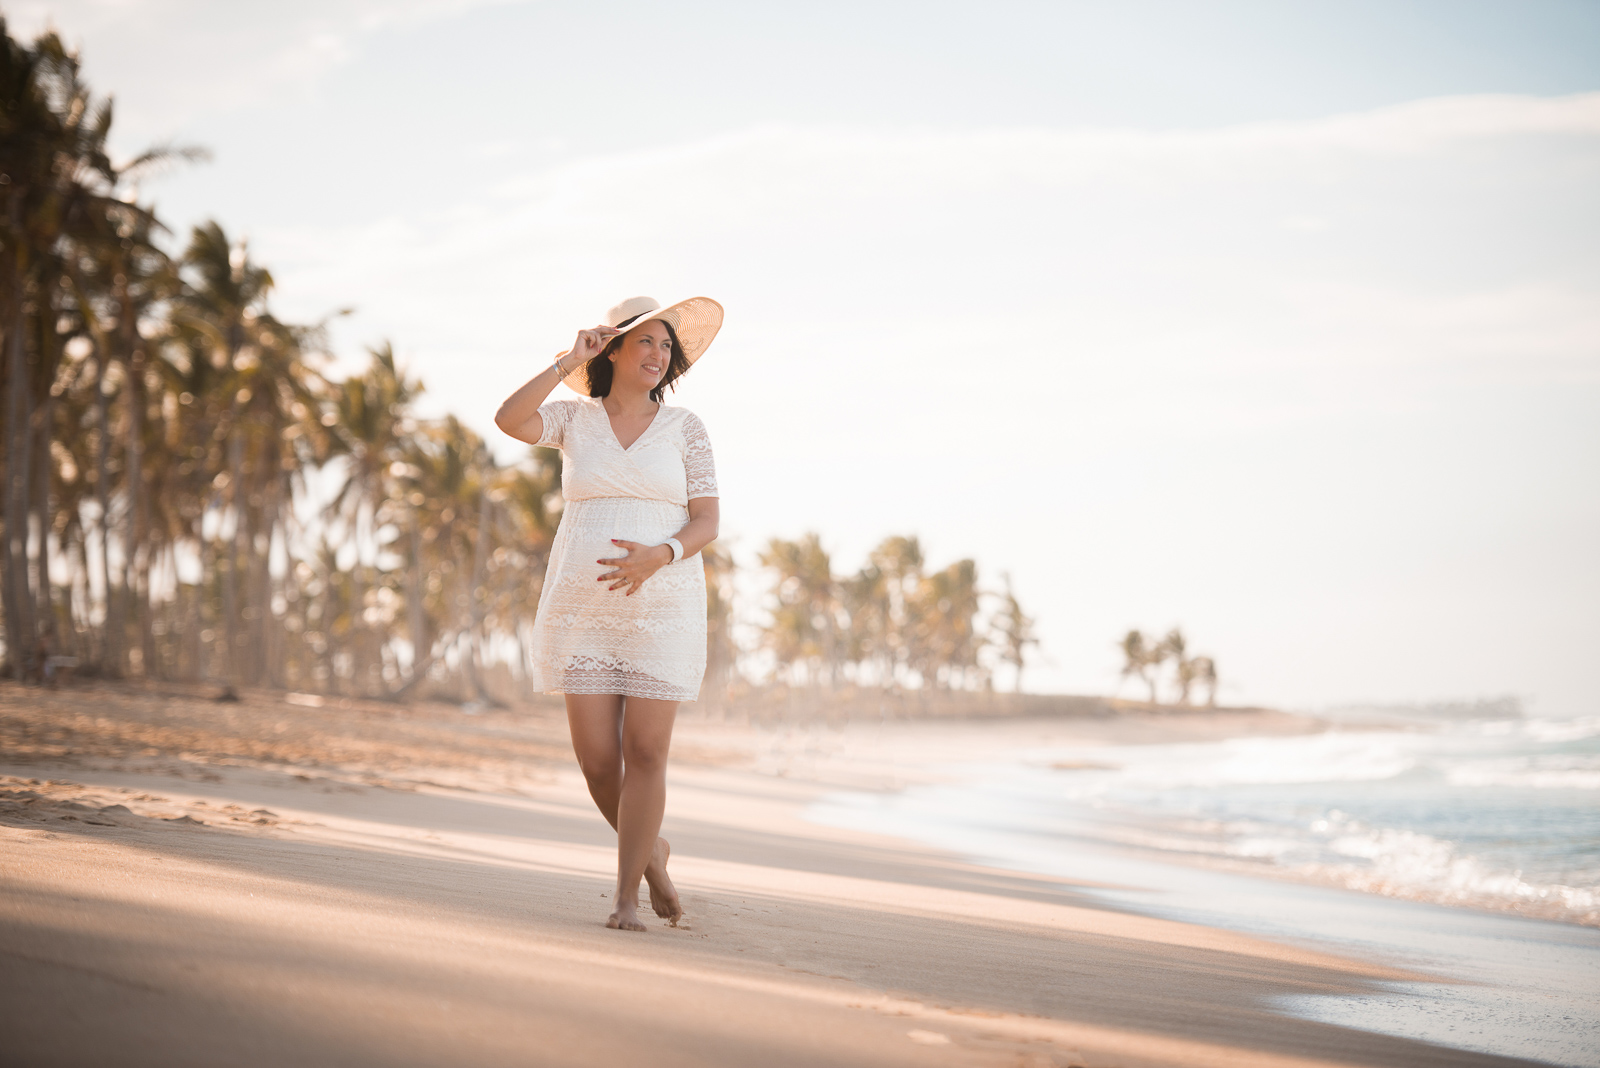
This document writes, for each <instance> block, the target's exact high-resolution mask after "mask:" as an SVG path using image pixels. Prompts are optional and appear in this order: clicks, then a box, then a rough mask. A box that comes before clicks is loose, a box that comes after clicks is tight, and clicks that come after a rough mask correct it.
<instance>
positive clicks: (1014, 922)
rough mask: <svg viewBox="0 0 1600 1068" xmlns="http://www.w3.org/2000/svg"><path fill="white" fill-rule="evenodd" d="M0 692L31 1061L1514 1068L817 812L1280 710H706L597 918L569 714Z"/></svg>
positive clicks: (1319, 979)
mask: <svg viewBox="0 0 1600 1068" xmlns="http://www.w3.org/2000/svg"><path fill="white" fill-rule="evenodd" d="M210 697H211V691H208V690H203V689H193V690H189V689H185V688H181V687H152V688H148V689H139V688H134V687H124V688H116V689H112V688H94V687H90V686H88V685H87V684H85V685H84V686H82V687H80V688H77V689H67V690H61V691H42V690H38V689H23V688H22V687H20V686H17V685H16V684H13V683H4V684H0V888H3V892H0V961H3V967H0V1030H3V1032H4V1034H5V1035H6V1041H5V1043H4V1048H5V1053H4V1057H3V1060H4V1062H5V1063H7V1064H19V1065H21V1064H27V1065H78V1064H105V1063H117V1064H126V1065H143V1064H150V1065H156V1064H160V1065H188V1064H194V1065H218V1064H228V1065H277V1064H283V1063H303V1064H349V1065H366V1064H374V1065H376V1064H383V1065H441V1064H477V1065H502V1064H503V1065H528V1064H540V1065H590V1064H596V1065H598V1064H615V1063H638V1064H651V1065H790V1064H793V1065H899V1064H907V1065H910V1064H918V1065H923V1064H926V1065H944V1064H949V1065H1008V1066H1018V1065H1028V1066H1047V1065H1055V1066H1067V1065H1083V1066H1087V1068H1101V1066H1111V1065H1122V1066H1139V1065H1164V1066H1165V1065H1171V1066H1179V1065H1182V1066H1199V1065H1216V1066H1255V1065H1261V1066H1266V1065H1284V1066H1312V1065H1491V1064H1513V1063H1533V1062H1525V1061H1516V1060H1511V1059H1507V1058H1503V1057H1496V1056H1490V1055H1486V1054H1477V1053H1470V1052H1464V1051H1462V1050H1460V1049H1453V1048H1447V1047H1444V1046H1437V1045H1430V1044H1427V1043H1423V1042H1418V1041H1412V1040H1407V1039H1402V1038H1395V1037H1386V1036H1384V1035H1379V1034H1373V1033H1369V1032H1367V1031H1362V1030H1356V1029H1353V1028H1350V1027H1342V1026H1336V1025H1333V1024H1329V1023H1319V1022H1314V1021H1310V1020H1306V1019H1301V1018H1296V1017H1294V1016H1291V1015H1288V1014H1286V1013H1285V1012H1283V1011H1281V1009H1279V1008H1275V1007H1274V1006H1275V1001H1274V999H1279V998H1283V997H1286V996H1294V995H1310V994H1323V995H1343V996H1347V997H1359V996H1361V995H1363V994H1368V993H1371V994H1376V993H1378V992H1381V991H1383V990H1385V989H1388V987H1387V986H1386V984H1391V983H1396V982H1429V981H1436V980H1437V979H1439V977H1437V976H1430V975H1427V974H1424V973H1420V972H1418V971H1415V970H1413V969H1408V968H1405V967H1400V966H1397V965H1396V964H1395V963H1394V961H1392V960H1383V959H1378V956H1379V955H1376V954H1373V955H1368V958H1369V959H1361V958H1360V957H1358V956H1354V955H1348V954H1341V953H1330V952H1326V951H1324V950H1321V949H1318V948H1314V947H1310V946H1308V945H1305V944H1299V943H1295V942H1291V941H1275V940H1272V939H1269V938H1264V937H1255V936H1251V935H1247V934H1243V933H1238V932H1235V931H1229V930H1224V929H1221V928H1217V927H1209V926H1204V925H1199V924H1192V923H1184V922H1177V921H1174V920H1171V919H1163V918H1158V917H1155V916H1150V915H1142V914H1139V913H1137V912H1135V911H1131V910H1129V909H1126V908H1120V907H1116V906H1113V905H1110V904H1108V903H1107V901H1106V900H1105V899H1104V898H1103V897H1100V896H1097V895H1096V894H1095V893H1094V891H1095V889H1096V886H1095V885H1093V884H1092V883H1091V882H1089V881H1087V880H1080V881H1076V882H1075V881H1073V880H1071V879H1067V878H1061V877H1056V876H1041V875H1035V874H1028V873H1026V872H1020V871H1009V870H1004V869H1001V868H993V867H984V866H981V865H975V864H972V863H970V862H967V861H965V860H963V859H962V858H961V857H960V856H957V855H953V854H950V853H945V852H941V851H939V850H937V849H933V848H930V847H928V846H926V845H918V844H915V843H913V842H910V841H906V840H902V839H897V838H889V837H884V836H879V835H872V834H866V833H862V832H859V831H852V830H849V829H842V828H831V827H826V826H822V825H819V824H817V823H816V822H814V821H811V820H808V819H806V818H805V817H804V811H805V809H806V806H807V805H809V804H811V803H813V802H814V801H816V800H817V799H818V798H819V797H822V796H825V795H827V794H829V793H830V792H834V791H838V790H841V789H848V790H856V791H873V790H878V791H886V790H894V789H898V788H900V787H903V786H905V785H907V784H910V783H915V782H917V781H919V780H920V779H926V778H927V776H929V775H930V774H931V773H930V772H928V771H927V770H926V769H928V768H930V767H934V766H936V765H937V764H938V763H939V761H940V760H941V759H948V758H950V757H951V756H952V755H955V754H962V755H969V756H970V755H971V754H972V753H973V752H975V751H979V750H981V749H982V748H983V747H985V746H990V747H996V748H999V747H1004V746H1011V747H1015V746H1017V745H1026V744H1033V743H1035V742H1037V743H1039V744H1045V743H1047V742H1052V741H1054V742H1059V741H1061V740H1062V739H1084V740H1089V741H1096V740H1098V741H1106V742H1119V743H1135V742H1141V741H1147V740H1157V739H1163V738H1167V739H1170V738H1173V737H1186V738H1204V737H1226V736H1231V735H1236V734H1240V733H1250V732H1252V731H1255V732H1265V733H1274V732H1276V733H1290V732H1294V731H1305V730H1308V729H1312V728H1311V727H1310V726H1309V725H1308V724H1307V723H1306V721H1302V720H1296V719H1294V718H1293V717H1287V716H1278V715H1276V714H1272V713H1241V714H1228V713H1217V714H1199V713H1197V714H1194V715H1190V716H1184V717H1171V716H1168V717H1159V716H1141V715H1136V714H1129V715H1124V716H1117V717H1085V718H1076V719H1074V718H1056V719H1041V718H1023V719H1002V720H992V721H985V722H972V721H957V720H951V721H944V720H940V721H931V722H929V721H923V722H898V721H886V722H878V723H851V724H847V725H843V726H836V727H831V728H829V727H822V726H819V725H815V724H811V725H799V724H775V725H767V726H761V725H750V724H744V723H739V722H730V721H725V720H719V719H707V718H700V717H699V716H697V715H696V714H694V713H692V712H691V713H689V714H686V715H685V716H684V717H683V718H682V720H681V722H680V726H679V729H678V732H677V735H676V742H675V748H674V758H673V759H674V765H673V771H672V776H671V794H670V799H669V804H668V815H667V824H666V827H665V828H664V833H665V834H666V835H667V836H668V837H669V838H670V839H671V841H672V843H673V858H672V863H671V871H672V874H673V876H674V878H675V880H676V881H677V884H678V886H679V888H680V891H681V893H682V894H683V899H684V902H685V906H686V909H687V913H688V916H687V920H686V921H685V922H684V923H683V924H680V925H679V926H678V927H676V928H674V927H669V926H667V925H665V924H664V923H660V924H655V925H653V926H652V929H651V930H650V931H649V932H648V933H646V934H643V935H635V934H626V933H622V932H616V931H610V930H606V929H605V928H604V926H603V924H604V920H605V916H606V914H607V912H608V911H609V907H608V899H609V894H610V890H611V881H612V875H611V873H612V872H613V871H614V860H615V857H614V851H613V840H612V836H611V832H610V830H609V828H607V827H606V826H605V824H604V823H603V821H602V820H601V819H600V818H599V816H598V815H597V814H596V813H595V811H594V809H593V807H592V805H591V804H590V802H589V800H588V798H587V795H586V794H585V791H584V788H583V784H582V781H581V779H580V777H579V776H578V774H577V772H576V769H575V768H574V766H573V764H572V760H571V757H570V754H569V753H568V751H567V748H566V746H567V741H566V729H565V722H564V718H563V717H562V715H561V714H560V710H559V706H558V705H556V704H555V703H553V702H552V703H550V704H545V705H539V706H537V707H534V708H530V709H519V710H517V711H516V712H509V711H495V710H486V711H484V712H482V713H479V714H470V713H467V712H463V711H462V710H460V709H456V708H453V707H449V706H435V705H428V706H417V707H412V708H405V707H400V706H393V705H386V704H379V703H371V702H361V701H353V702H352V701H345V702H341V701H337V700H332V699H330V700H326V701H324V702H322V703H321V704H320V707H318V702H317V701H315V700H312V699H309V698H300V697H297V698H295V699H294V701H293V702H291V700H289V699H288V698H286V696H285V695H283V694H281V693H268V692H260V693H255V692H247V693H245V694H244V695H243V700H242V701H240V702H238V703H230V704H223V703H217V702H215V701H213V700H211V699H210Z"/></svg>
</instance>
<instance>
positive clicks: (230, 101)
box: [7, 0, 525, 144]
mask: <svg viewBox="0 0 1600 1068" xmlns="http://www.w3.org/2000/svg"><path fill="white" fill-rule="evenodd" d="M522 2H525V0H275V2H273V3H271V4H242V3H217V2H215V0H48V2H41V0H20V2H12V3H10V4H8V5H7V6H8V8H9V11H8V12H7V21H8V23H9V30H10V32H11V34H12V36H14V37H18V38H22V39H31V38H33V37H34V36H35V35H37V34H39V33H42V32H44V31H45V30H47V29H54V30H56V31H57V32H59V33H60V34H61V35H62V38H63V39H64V40H65V41H66V43H67V44H68V46H69V47H79V46H81V45H87V46H88V49H87V50H88V51H90V52H92V54H91V55H90V56H89V57H88V58H89V60H90V63H91V66H90V68H89V76H90V79H91V82H92V84H94V85H96V86H97V87H113V88H114V87H117V86H129V85H137V86H138V87H139V92H138V94H137V96H136V97H134V98H132V99H127V100H125V101H124V102H123V104H122V106H121V107H119V113H118V127H119V131H118V133H119V136H120V137H123V138H129V139H130V143H136V144H142V143H143V142H145V141H148V140H152V139H159V138H165V137H168V136H171V135H172V134H173V133H174V132H176V131H178V130H180V129H182V128H184V127H185V126H186V125H188V124H190V123H191V122H193V121H194V120H195V119H196V118H198V117H201V116H205V115H217V114H222V113H226V112H230V111H235V110H237V109H239V108H242V107H246V106H249V105H253V104H259V103H262V102H263V101H266V100H269V99H270V98H272V97H273V96H274V95H275V94H282V93H296V92H304V91H306V90H307V89H308V88H309V87H310V86H311V85H312V84H313V83H314V82H315V81H316V80H317V79H318V78H320V77H322V76H323V75H324V74H326V73H327V72H328V71H330V70H332V69H333V68H335V67H337V66H339V65H341V64H344V63H347V62H349V61H350V60H351V59H352V58H353V57H355V56H356V55H357V54H358V53H359V52H360V49H361V46H362V39H363V38H364V37H366V36H368V35H371V34H373V33H376V32H379V31H382V30H385V29H390V28H400V29H408V28H413V27H416V26H422V25H427V24H429V23H431V22H437V21H442V20H445V19H451V18H456V17H458V16H460V15H463V14H465V13H467V12H469V11H471V10H473V9H475V8H481V7H490V6H499V5H502V4H513V3H522ZM100 42H103V43H104V45H105V47H103V48H102V47H99V46H98V43H100ZM151 70H159V71H161V72H162V74H161V77H159V78H150V77H148V72H149V71H151Z"/></svg>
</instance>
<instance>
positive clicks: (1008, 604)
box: [994, 572, 1039, 693]
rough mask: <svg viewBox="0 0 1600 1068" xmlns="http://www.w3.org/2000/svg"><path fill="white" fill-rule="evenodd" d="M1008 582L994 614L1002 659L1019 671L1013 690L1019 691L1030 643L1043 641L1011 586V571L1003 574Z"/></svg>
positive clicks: (1036, 643)
mask: <svg viewBox="0 0 1600 1068" xmlns="http://www.w3.org/2000/svg"><path fill="white" fill-rule="evenodd" d="M1000 577H1001V579H1002V580H1003V581H1004V582H1005V591H1004V592H1003V593H1001V594H1000V609H999V611H998V612H996V613H995V616H994V631H995V636H996V638H997V639H998V642H997V644H998V645H999V647H1000V660H1001V662H1002V663H1006V664H1010V665H1011V667H1012V669H1013V670H1014V671H1015V672H1016V675H1015V681H1014V682H1013V684H1012V689H1013V690H1014V691H1015V692H1016V693H1021V692H1022V668H1023V665H1024V663H1025V662H1026V659H1027V651H1028V647H1029V646H1036V645H1038V644H1039V639H1038V638H1037V637H1035V636H1034V629H1033V628H1034V621H1033V619H1032V618H1030V617H1029V616H1027V615H1025V614H1024V613H1023V611H1022V605H1021V604H1020V603H1018V601H1017V597H1016V594H1015V593H1014V592H1013V591H1012V589H1011V575H1010V573H1009V572H1005V573H1002V574H1001V576H1000Z"/></svg>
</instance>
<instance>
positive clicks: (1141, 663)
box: [1118, 630, 1163, 704]
mask: <svg viewBox="0 0 1600 1068" xmlns="http://www.w3.org/2000/svg"><path fill="white" fill-rule="evenodd" d="M1118 647H1119V648H1120V649H1121V650H1122V661H1123V662H1122V677H1123V678H1127V677H1128V676H1130V675H1137V676H1138V677H1139V678H1140V679H1143V680H1144V684H1145V685H1146V686H1148V687H1150V703H1151V704H1156V703H1157V702H1156V676H1155V669H1156V668H1158V667H1159V666H1160V665H1161V660H1162V659H1163V657H1162V656H1161V654H1160V652H1159V646H1158V644H1157V643H1154V642H1152V641H1151V640H1150V639H1149V638H1146V637H1145V636H1144V634H1143V633H1142V632H1140V631H1137V630H1130V631H1128V633H1127V634H1125V635H1123V637H1122V641H1121V642H1120V643H1119V646H1118Z"/></svg>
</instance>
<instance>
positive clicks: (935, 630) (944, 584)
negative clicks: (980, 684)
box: [911, 560, 982, 688]
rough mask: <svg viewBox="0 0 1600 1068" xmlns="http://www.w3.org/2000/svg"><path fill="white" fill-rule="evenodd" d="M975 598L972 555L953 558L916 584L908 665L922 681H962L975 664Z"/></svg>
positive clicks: (948, 683) (952, 683) (977, 637)
mask: <svg viewBox="0 0 1600 1068" xmlns="http://www.w3.org/2000/svg"><path fill="white" fill-rule="evenodd" d="M978 598H979V592H978V565H977V564H976V563H975V562H974V561H972V560H959V561H957V562H956V563H953V564H951V565H950V566H949V567H946V568H944V569H943V570H942V571H936V572H934V573H933V574H931V575H929V576H927V577H926V578H924V579H923V580H922V581H921V582H920V583H919V584H918V586H917V589H916V592H915V594H914V596H913V598H912V600H913V602H914V605H915V610H914V612H912V613H911V614H912V615H913V616H914V617H915V620H916V625H917V626H918V627H919V629H920V633H919V634H918V636H917V640H916V641H915V642H914V643H913V649H914V651H915V655H916V657H917V659H916V661H915V662H914V663H913V667H914V668H915V669H916V670H917V673H918V674H919V675H921V676H922V681H923V684H924V685H926V686H942V687H945V688H954V687H956V686H958V685H959V686H965V685H967V683H968V681H969V677H970V676H971V674H972V673H973V672H975V671H976V670H978V650H979V648H980V646H981V645H982V640H981V638H980V635H979V631H978V628H977V624H976V620H977V617H978V609H979V600H978Z"/></svg>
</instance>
